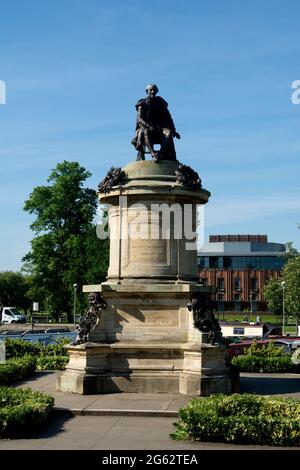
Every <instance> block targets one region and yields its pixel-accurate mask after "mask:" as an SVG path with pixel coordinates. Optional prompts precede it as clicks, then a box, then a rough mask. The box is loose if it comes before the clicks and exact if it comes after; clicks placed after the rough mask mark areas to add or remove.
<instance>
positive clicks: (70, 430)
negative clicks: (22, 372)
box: [0, 372, 300, 451]
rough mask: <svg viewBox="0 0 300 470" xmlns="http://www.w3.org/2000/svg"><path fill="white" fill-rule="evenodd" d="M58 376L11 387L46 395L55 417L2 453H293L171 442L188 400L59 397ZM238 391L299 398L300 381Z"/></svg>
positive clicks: (256, 380) (248, 381)
mask: <svg viewBox="0 0 300 470" xmlns="http://www.w3.org/2000/svg"><path fill="white" fill-rule="evenodd" d="M57 374H58V372H44V373H37V374H35V375H34V376H32V377H31V378H29V379H27V380H25V381H22V382H20V383H18V384H16V385H15V386H17V387H28V386H29V387H31V388H33V389H35V390H39V391H46V392H48V393H50V394H51V395H53V396H54V398H55V406H56V412H55V413H53V415H52V417H51V419H50V421H49V422H48V423H47V426H46V427H44V428H42V429H41V430H40V431H39V432H36V433H35V434H33V435H32V436H30V437H29V438H28V439H15V440H4V439H3V440H0V450H4V449H5V450H23V449H26V450H59V449H66V450H67V449H69V450H72V449H74V450H75V449H76V450H90V449H93V450H99V451H100V450H106V451H107V450H139V449H143V450H195V451H196V450H247V451H251V450H253V451H255V450H272V449H273V450H274V449H276V450H295V448H278V447H276V448H275V447H268V446H248V445H234V444H224V443H211V442H191V441H186V442H185V441H173V440H172V439H171V438H170V437H169V436H170V434H171V433H172V432H174V430H175V428H174V422H175V421H176V417H177V414H178V409H179V408H180V407H182V406H184V405H185V404H186V403H187V402H188V401H189V400H190V399H191V397H189V396H183V395H179V394H170V395H168V394H126V393H114V394H108V395H75V394H72V393H63V392H60V391H56V390H55V383H56V376H57ZM241 392H242V393H245V392H250V393H253V392H256V393H260V394H263V395H273V396H281V397H286V396H290V397H293V398H296V399H300V376H299V375H297V374H241ZM168 413H171V415H170V414H168ZM296 450H300V449H296Z"/></svg>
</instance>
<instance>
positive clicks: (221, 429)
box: [171, 394, 300, 446]
mask: <svg viewBox="0 0 300 470" xmlns="http://www.w3.org/2000/svg"><path fill="white" fill-rule="evenodd" d="M179 418H180V419H179V422H178V423H175V426H176V429H177V430H176V432H175V433H173V434H171V437H172V438H173V439H177V440H180V439H189V440H195V441H204V442H205V441H206V442H207V441H210V442H230V443H234V444H260V445H271V446H300V402H299V401H297V400H292V399H281V398H270V397H262V396H256V395H250V394H243V395H239V394H234V395H230V396H228V395H214V396H211V397H207V398H200V399H194V400H191V402H189V404H188V405H187V406H185V407H184V408H181V409H180V410H179Z"/></svg>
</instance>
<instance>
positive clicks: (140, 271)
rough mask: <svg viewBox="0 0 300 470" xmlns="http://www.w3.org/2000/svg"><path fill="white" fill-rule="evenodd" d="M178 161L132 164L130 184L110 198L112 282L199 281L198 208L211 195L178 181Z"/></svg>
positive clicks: (106, 200) (102, 197)
mask: <svg viewBox="0 0 300 470" xmlns="http://www.w3.org/2000/svg"><path fill="white" fill-rule="evenodd" d="M177 167H178V163H176V162H160V163H159V164H157V163H154V162H152V161H140V162H132V163H129V164H128V165H127V166H126V167H125V168H124V172H125V173H126V175H127V179H126V183H125V184H122V185H121V186H119V187H115V188H114V189H113V191H111V192H110V193H109V194H105V195H104V194H100V196H99V200H100V202H101V203H104V204H109V226H110V243H111V250H110V263H109V270H108V281H110V282H122V283H135V282H136V281H141V282H143V281H149V280H150V281H151V282H176V281H179V280H180V281H183V282H186V281H187V282H199V273H198V265H197V247H196V227H197V205H199V204H205V203H206V202H207V201H208V198H209V195H210V193H209V192H208V191H206V190H205V189H203V190H199V191H197V192H196V191H190V190H188V189H186V188H185V187H184V186H182V185H181V184H178V183H177V182H176V176H175V170H176V168H177Z"/></svg>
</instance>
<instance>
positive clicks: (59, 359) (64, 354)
mask: <svg viewBox="0 0 300 470" xmlns="http://www.w3.org/2000/svg"><path fill="white" fill-rule="evenodd" d="M68 343H69V340H68V339H66V338H60V339H58V340H56V343H55V344H50V345H48V346H44V345H43V344H37V343H35V344H32V343H29V342H27V341H24V340H22V339H9V338H7V339H6V341H5V347H6V357H7V359H10V358H21V357H24V356H25V355H32V356H33V357H34V358H35V359H36V363H37V370H57V369H58V370H63V369H65V368H66V364H67V363H68V361H69V355H68V351H67V350H66V348H65V346H66V344H68Z"/></svg>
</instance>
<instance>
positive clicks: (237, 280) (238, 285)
mask: <svg viewBox="0 0 300 470" xmlns="http://www.w3.org/2000/svg"><path fill="white" fill-rule="evenodd" d="M233 288H234V290H241V279H240V278H239V277H235V278H234V279H233Z"/></svg>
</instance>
